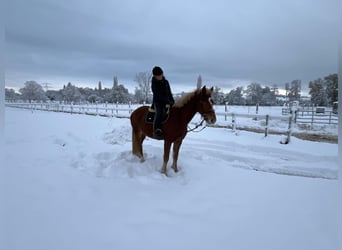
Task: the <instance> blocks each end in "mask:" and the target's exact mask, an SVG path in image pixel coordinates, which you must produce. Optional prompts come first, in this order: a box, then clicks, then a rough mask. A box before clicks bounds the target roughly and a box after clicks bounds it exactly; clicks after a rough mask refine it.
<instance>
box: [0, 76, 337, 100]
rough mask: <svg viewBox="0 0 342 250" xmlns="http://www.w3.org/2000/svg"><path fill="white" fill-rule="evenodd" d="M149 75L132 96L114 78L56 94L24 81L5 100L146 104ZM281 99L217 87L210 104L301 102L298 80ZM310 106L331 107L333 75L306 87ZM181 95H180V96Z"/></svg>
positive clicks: (260, 89) (255, 90) (265, 89)
mask: <svg viewBox="0 0 342 250" xmlns="http://www.w3.org/2000/svg"><path fill="white" fill-rule="evenodd" d="M151 78H152V76H151V74H150V73H148V72H140V73H138V74H136V77H135V81H136V82H137V86H136V87H135V91H134V93H129V91H128V89H127V88H126V87H125V86H124V85H123V84H119V83H118V78H117V77H116V76H114V78H113V85H112V87H111V88H103V87H102V83H101V81H100V82H99V83H98V85H97V87H95V88H89V87H85V88H82V87H77V86H75V85H73V84H72V83H70V82H69V83H68V84H67V85H64V86H63V88H62V89H60V90H46V91H44V89H43V87H42V85H40V84H39V83H37V82H36V81H27V82H25V84H24V87H23V88H21V89H19V93H16V92H15V91H14V90H13V89H8V88H6V89H5V98H6V100H28V101H58V102H66V103H80V102H90V103H103V102H108V103H129V102H132V103H143V102H146V103H150V102H151V100H152V93H151V87H150V86H151V85H150V83H151ZM201 86H202V77H201V76H198V79H197V85H196V87H197V88H200V87H201ZM284 87H285V95H280V94H279V88H278V86H277V85H273V86H271V87H269V86H262V85H261V84H260V83H250V84H249V85H247V86H246V87H243V86H239V87H236V88H235V89H232V90H230V92H228V93H223V92H222V91H221V89H220V88H219V87H217V86H216V87H214V92H213V101H214V102H215V103H216V104H225V103H228V104H229V105H256V104H259V105H266V106H274V105H283V104H284V103H285V102H290V101H294V100H299V101H300V102H303V100H301V80H293V81H292V82H290V83H285V84H284ZM308 87H309V95H310V104H313V105H318V106H327V105H332V103H333V102H336V101H337V96H338V78H337V74H330V75H328V76H326V77H323V78H319V79H316V80H312V81H310V82H309V84H308ZM183 94H185V93H180V94H179V95H178V96H181V95H183Z"/></svg>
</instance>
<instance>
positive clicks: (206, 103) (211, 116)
mask: <svg viewBox="0 0 342 250" xmlns="http://www.w3.org/2000/svg"><path fill="white" fill-rule="evenodd" d="M213 89H214V88H210V89H208V88H206V87H205V86H204V87H203V88H202V89H201V92H200V94H199V96H200V101H199V103H198V112H199V113H200V114H201V115H202V116H203V119H204V120H205V121H206V123H208V124H214V123H215V122H216V114H215V111H214V108H213V105H214V103H213V101H212V99H211V94H212V92H213Z"/></svg>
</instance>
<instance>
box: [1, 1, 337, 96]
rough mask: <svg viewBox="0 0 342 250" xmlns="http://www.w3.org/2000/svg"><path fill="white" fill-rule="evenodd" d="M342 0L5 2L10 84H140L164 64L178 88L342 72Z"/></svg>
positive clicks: (274, 81) (282, 80) (277, 81)
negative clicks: (142, 75) (341, 27)
mask: <svg viewBox="0 0 342 250" xmlns="http://www.w3.org/2000/svg"><path fill="white" fill-rule="evenodd" d="M337 7H338V0H311V1H309V0H285V1H283V0H278V1H274V0H260V1H256V0H255V1H252V0H237V1H228V0H222V1H218V0H210V1H200V0H187V1H185V0H181V1H180V0H172V1H161V0H160V1H159V0H155V1H152V0H145V1H143V0H141V1H138V0H134V1H130V0H126V1H123V0H121V1H117V0H96V1H95V0H94V1H90V0H26V1H24V0H21V1H20V0H10V1H5V39H6V40H5V41H6V44H5V45H6V47H5V48H6V76H5V83H6V87H19V88H20V87H23V86H24V82H25V81H27V80H35V81H37V82H38V83H45V82H48V83H50V86H51V87H53V88H55V89H60V88H62V87H63V84H67V83H68V82H69V81H70V82H71V83H72V84H75V85H76V86H79V87H80V86H89V87H95V86H97V84H98V82H99V81H101V82H102V85H103V86H105V87H111V86H112V82H113V76H117V77H118V80H119V83H121V84H124V85H125V86H126V87H127V88H128V89H129V90H130V92H133V90H134V88H135V86H137V83H136V82H134V78H135V75H136V73H138V72H145V71H148V72H150V71H151V69H152V68H153V66H155V65H159V66H161V67H162V68H163V70H164V73H165V76H166V77H167V79H168V80H169V82H170V84H171V88H172V90H173V92H181V91H182V90H184V91H188V90H192V89H193V88H195V87H196V82H197V77H198V75H199V74H200V75H201V76H202V79H203V83H204V84H207V85H209V86H218V87H220V88H221V89H223V90H229V89H231V88H235V87H236V86H242V85H247V84H249V83H250V82H258V83H261V84H268V85H270V86H271V85H273V84H277V85H278V87H280V88H284V83H285V82H290V81H292V80H294V79H301V80H302V87H303V88H304V89H305V88H307V84H308V81H309V80H314V79H317V78H319V77H324V76H326V75H328V74H330V73H337V65H338V62H337V60H338V59H337V58H338V57H337V30H338V29H337V27H338V25H337V20H338V18H337V17H338V15H337V9H338V8H337Z"/></svg>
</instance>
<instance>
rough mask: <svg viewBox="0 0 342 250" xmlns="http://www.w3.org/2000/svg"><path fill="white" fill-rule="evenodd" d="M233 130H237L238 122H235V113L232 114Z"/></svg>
mask: <svg viewBox="0 0 342 250" xmlns="http://www.w3.org/2000/svg"><path fill="white" fill-rule="evenodd" d="M232 130H233V132H235V130H236V124H235V114H234V113H233V114H232Z"/></svg>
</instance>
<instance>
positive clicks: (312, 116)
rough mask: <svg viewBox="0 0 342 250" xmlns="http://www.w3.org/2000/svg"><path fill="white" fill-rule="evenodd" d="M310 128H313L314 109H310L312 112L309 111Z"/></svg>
mask: <svg viewBox="0 0 342 250" xmlns="http://www.w3.org/2000/svg"><path fill="white" fill-rule="evenodd" d="M311 114H312V115H311V128H313V123H314V110H313V109H312V113H311Z"/></svg>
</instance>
